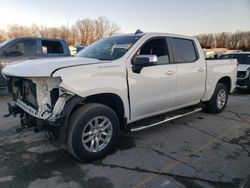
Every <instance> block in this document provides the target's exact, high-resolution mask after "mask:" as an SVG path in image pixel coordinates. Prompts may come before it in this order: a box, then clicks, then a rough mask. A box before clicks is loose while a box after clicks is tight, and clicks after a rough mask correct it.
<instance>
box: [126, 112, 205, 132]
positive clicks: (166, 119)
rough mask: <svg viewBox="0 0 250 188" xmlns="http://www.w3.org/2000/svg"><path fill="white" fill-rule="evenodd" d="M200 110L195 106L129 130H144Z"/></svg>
mask: <svg viewBox="0 0 250 188" xmlns="http://www.w3.org/2000/svg"><path fill="white" fill-rule="evenodd" d="M200 111H202V108H195V109H193V110H191V111H189V112H186V113H183V114H178V115H175V116H172V117H167V118H165V119H163V120H161V121H159V122H156V123H153V124H149V125H143V126H139V127H135V128H131V130H130V131H131V132H137V131H141V130H144V129H148V128H151V127H154V126H156V125H160V124H162V123H166V122H168V121H172V120H174V119H177V118H180V117H183V116H186V115H189V114H193V113H196V112H200Z"/></svg>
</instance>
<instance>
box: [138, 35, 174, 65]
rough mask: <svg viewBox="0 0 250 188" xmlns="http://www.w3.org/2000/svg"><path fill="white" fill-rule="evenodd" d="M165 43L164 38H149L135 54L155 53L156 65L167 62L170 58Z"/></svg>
mask: <svg viewBox="0 0 250 188" xmlns="http://www.w3.org/2000/svg"><path fill="white" fill-rule="evenodd" d="M166 43H167V42H166V38H155V39H151V40H149V41H147V42H146V43H145V44H143V46H142V47H141V49H140V50H139V51H138V53H137V55H156V56H157V59H158V61H157V64H158V65H162V64H168V63H170V60H169V52H168V48H167V44H166Z"/></svg>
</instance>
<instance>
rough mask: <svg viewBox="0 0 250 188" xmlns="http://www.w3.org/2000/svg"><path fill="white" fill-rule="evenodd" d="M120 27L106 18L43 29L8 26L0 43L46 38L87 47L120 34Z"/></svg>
mask: <svg viewBox="0 0 250 188" xmlns="http://www.w3.org/2000/svg"><path fill="white" fill-rule="evenodd" d="M120 29H121V28H120V26H119V25H117V24H116V23H114V22H112V21H110V20H109V19H107V18H106V17H98V18H97V19H89V18H86V19H80V20H77V21H76V22H75V24H73V25H72V26H70V27H69V26H66V25H63V26H61V27H45V26H38V25H36V24H33V25H31V26H30V27H28V26H21V25H18V24H15V25H9V26H8V28H7V30H6V31H4V30H0V42H3V41H4V40H6V39H9V38H16V37H46V38H63V39H65V40H66V41H67V42H68V44H69V45H75V44H78V45H84V46H85V45H89V44H91V43H92V42H94V41H96V40H99V39H101V38H104V37H107V36H111V35H114V34H117V33H119V32H120Z"/></svg>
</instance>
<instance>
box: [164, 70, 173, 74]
mask: <svg viewBox="0 0 250 188" xmlns="http://www.w3.org/2000/svg"><path fill="white" fill-rule="evenodd" d="M165 74H166V75H173V74H175V71H172V70H169V71H167V72H165Z"/></svg>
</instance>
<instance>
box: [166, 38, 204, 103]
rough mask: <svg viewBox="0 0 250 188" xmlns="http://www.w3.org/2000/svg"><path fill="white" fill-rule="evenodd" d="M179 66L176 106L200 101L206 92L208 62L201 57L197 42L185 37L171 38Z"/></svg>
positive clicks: (175, 59) (175, 58)
mask: <svg viewBox="0 0 250 188" xmlns="http://www.w3.org/2000/svg"><path fill="white" fill-rule="evenodd" d="M171 44H172V47H173V54H174V61H175V63H176V66H177V82H176V100H175V106H176V107H182V106H188V105H191V104H195V103H198V102H199V101H200V100H201V98H202V96H203V95H204V92H205V83H206V62H205V60H204V58H201V57H199V53H198V49H197V47H196V45H195V42H194V41H193V40H191V39H185V38H171Z"/></svg>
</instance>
